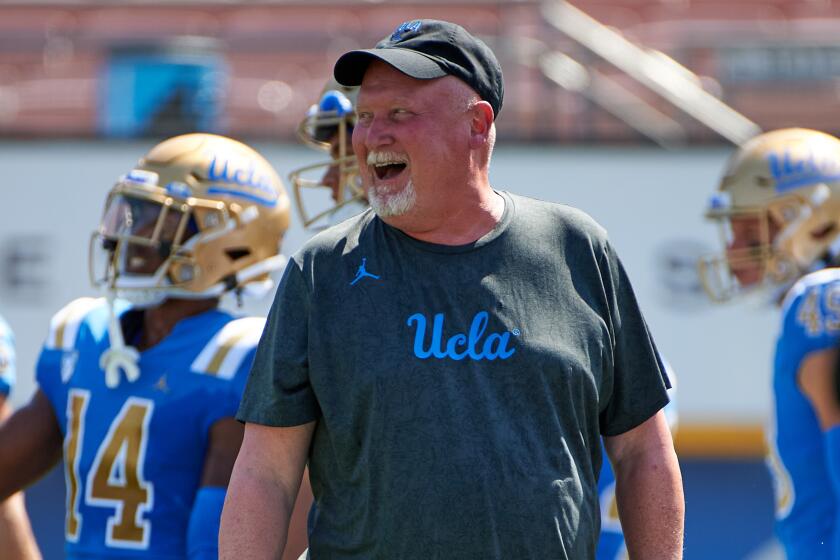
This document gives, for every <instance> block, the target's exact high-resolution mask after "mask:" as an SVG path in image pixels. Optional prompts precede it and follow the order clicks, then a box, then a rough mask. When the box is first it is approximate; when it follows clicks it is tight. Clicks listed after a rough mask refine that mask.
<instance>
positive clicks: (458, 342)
mask: <svg viewBox="0 0 840 560" xmlns="http://www.w3.org/2000/svg"><path fill="white" fill-rule="evenodd" d="M444 320H445V317H444V314H443V313H437V314H436V315H435V317H434V319H433V321H432V328H431V332H429V331H428V329H427V327H428V321H427V319H426V316H425V315H423V314H422V313H415V314H414V315H412V316H411V317H409V318H408V320H407V321H406V324H407V325H408V326H409V327H414V329H415V330H414V355H415V356H417V357H418V358H420V359H421V360H426V359H428V358H431V357H435V358H438V359H441V360H442V359H444V358H449V359H451V360H456V361H460V360H463V359H465V358H470V359H472V360H477V361H478V360H506V359H508V358H510V357H511V356H513V354H514V353H516V348H513V347H512V346H511V337H512V336H519V330H518V329H513V330H512V331H507V332H490V333H488V332H487V324H488V322H489V315H488V313H487V312H486V311H479V312H478V313H476V314H475V317H473V319H472V323H471V324H470V328H469V330H468V331H467V332H465V333H461V332H459V333H455V334H453V335H452V336H450V337H449V338H447V339H446V340H444V336H443V326H444Z"/></svg>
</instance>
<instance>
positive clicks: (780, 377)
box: [767, 268, 840, 560]
mask: <svg viewBox="0 0 840 560" xmlns="http://www.w3.org/2000/svg"><path fill="white" fill-rule="evenodd" d="M838 336H840V269H836V268H827V269H824V270H820V271H818V272H814V273H812V274H809V275H807V276H805V277H803V278H802V279H801V280H799V281H798V282H797V283H796V284H795V285H794V286H793V287H792V288H791V290H790V291H789V292H788V294H787V296H786V297H785V300H784V302H783V304H782V326H781V332H780V333H779V337H778V340H777V342H776V355H775V360H774V370H773V395H774V398H775V409H774V418H773V421H772V422H771V425H770V427H769V429H768V430H767V435H768V437H767V439H768V448H769V449H770V453H769V454H768V458H767V464H768V467H769V468H770V472H771V474H772V477H773V485H774V494H775V498H776V533H777V535H778V537H779V539H780V540H781V542H782V544H783V545H784V547H785V551H786V553H787V557H788V558H789V559H790V560H798V559H808V560H817V559H821V558H840V551H835V550H834V546H833V542H834V526H835V518H836V515H837V503H836V500H835V496H834V492H833V491H832V485H831V480H830V477H829V471H828V469H827V464H826V455H825V447H824V436H823V432H822V430H821V429H820V425H819V422H818V420H817V416H816V413H815V412H814V409H813V408H812V407H811V404H810V402H809V401H808V399H807V397H806V396H805V395H804V394H803V393H802V392H801V391H800V389H799V386H798V384H797V373H798V371H799V368H800V365H801V364H802V361H803V360H804V359H805V357H806V356H807V355H808V354H810V353H812V352H817V351H820V350H826V349H829V348H834V347H836V345H837V341H838Z"/></svg>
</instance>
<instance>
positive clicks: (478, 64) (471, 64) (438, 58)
mask: <svg viewBox="0 0 840 560" xmlns="http://www.w3.org/2000/svg"><path fill="white" fill-rule="evenodd" d="M377 59H378V60H381V61H383V62H386V63H388V64H390V65H391V66H393V67H394V68H396V69H397V70H399V71H400V72H402V73H403V74H406V75H408V76H411V77H412V78H417V79H420V80H431V79H433V78H442V77H443V76H447V75H448V76H455V77H456V78H459V79H460V80H462V81H464V82H466V84H467V85H469V86H470V87H471V88H473V89H474V90H475V92H476V93H477V94H478V95H479V96H480V97H481V99H483V100H484V101H487V102H488V103H490V106H491V107H493V116H494V118H495V117H498V116H499V111H501V109H502V99H503V98H504V94H505V89H504V84H503V83H502V68H501V66H499V61H498V60H496V55H494V54H493V51H491V50H490V48H489V47H488V46H487V45H485V44H484V43H483V42H482V41H481V40H479V39H476V38H475V37H473V36H472V35H470V34H469V33H468V32H467V30H466V29H464V28H463V27H461V26H460V25H456V24H454V23H450V22H448V21H438V20H434V19H415V20H412V21H406V22H404V23H401V24H400V25H399V27H397V28H396V29H395V30H394V32H393V33H391V34H390V35H389V36H388V37H386V38H384V39H382V40H381V41H379V42H378V43H377V44H376V47H374V48H372V49H363V50H357V51H350V52H347V53H344V54H343V55H341V57H340V58H339V59H338V61H337V62H336V63H335V68H334V69H333V75H334V76H335V79H336V81H338V83H340V84H342V85H345V86H357V85H359V84H361V83H362V78H363V77H364V75H365V71H366V70H367V67H368V65H369V64H370V63H371V62H372V61H373V60H377Z"/></svg>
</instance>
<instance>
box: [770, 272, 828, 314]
mask: <svg viewBox="0 0 840 560" xmlns="http://www.w3.org/2000/svg"><path fill="white" fill-rule="evenodd" d="M834 280H840V268H834V267H831V268H823V269H822V270H817V271H816V272H812V273H810V274H807V275H805V276H803V277H802V278H800V279H799V280H797V282H796V284H794V285H793V287H792V288H791V289H790V290H788V293H787V295H785V299H784V300H783V301H782V316H783V317H784V316H785V314H786V313H787V311H788V307H790V305H791V303H793V301H794V300H795V299H796V298H798V297H799V296H800V295H802V293H803V292H805V291H806V290H807V289H808V288H811V287H813V286H817V285H819V284H827V283H829V282H832V281H834Z"/></svg>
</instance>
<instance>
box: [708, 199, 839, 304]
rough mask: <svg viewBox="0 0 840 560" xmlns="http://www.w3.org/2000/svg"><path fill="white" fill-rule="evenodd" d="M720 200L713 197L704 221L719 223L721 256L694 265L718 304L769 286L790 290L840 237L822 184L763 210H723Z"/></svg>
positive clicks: (775, 201) (834, 211) (833, 207)
mask: <svg viewBox="0 0 840 560" xmlns="http://www.w3.org/2000/svg"><path fill="white" fill-rule="evenodd" d="M806 193H807V194H809V195H810V196H809V197H807V198H806V197H804V196H802V195H803V194H806ZM724 198H725V197H724ZM720 200H721V195H719V194H718V195H715V196H714V197H713V201H712V203H711V204H710V207H709V210H708V211H707V212H706V218H707V219H710V220H713V221H715V222H717V224H718V231H719V232H720V239H721V244H722V246H723V247H725V251H724V252H723V253H719V254H715V255H708V256H705V257H703V258H701V259H700V261H699V262H698V267H699V273H700V279H701V282H702V284H703V288H704V289H705V291H706V293H707V294H708V295H709V297H710V298H711V299H712V300H714V301H717V302H723V301H727V300H729V299H732V298H733V297H735V296H737V295H741V294H744V293H745V292H749V291H754V290H757V289H762V288H765V287H767V286H768V285H770V286H777V287H781V288H783V289H784V288H786V287H789V286H790V285H791V284H792V283H793V282H795V281H796V280H797V279H798V278H799V277H800V276H801V275H802V274H804V273H806V272H808V271H809V270H811V269H812V267H813V264H814V263H815V262H819V261H820V260H821V259H825V258H826V255H827V254H829V253H830V252H831V245H832V244H833V243H835V242H836V241H837V239H838V234H840V227H839V226H840V223H838V219H837V217H840V212H838V208H837V207H836V203H835V202H834V201H832V200H831V197H830V193H829V191H828V187H827V186H826V185H822V184H821V185H817V186H816V187H814V188H812V189H808V190H805V191H804V192H801V193H794V194H790V195H787V196H780V197H776V198H774V199H773V200H772V201H770V202H769V203H767V204H766V205H765V206H763V207H754V208H741V209H733V208H726V207H725V205H722V204H721V202H720Z"/></svg>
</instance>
